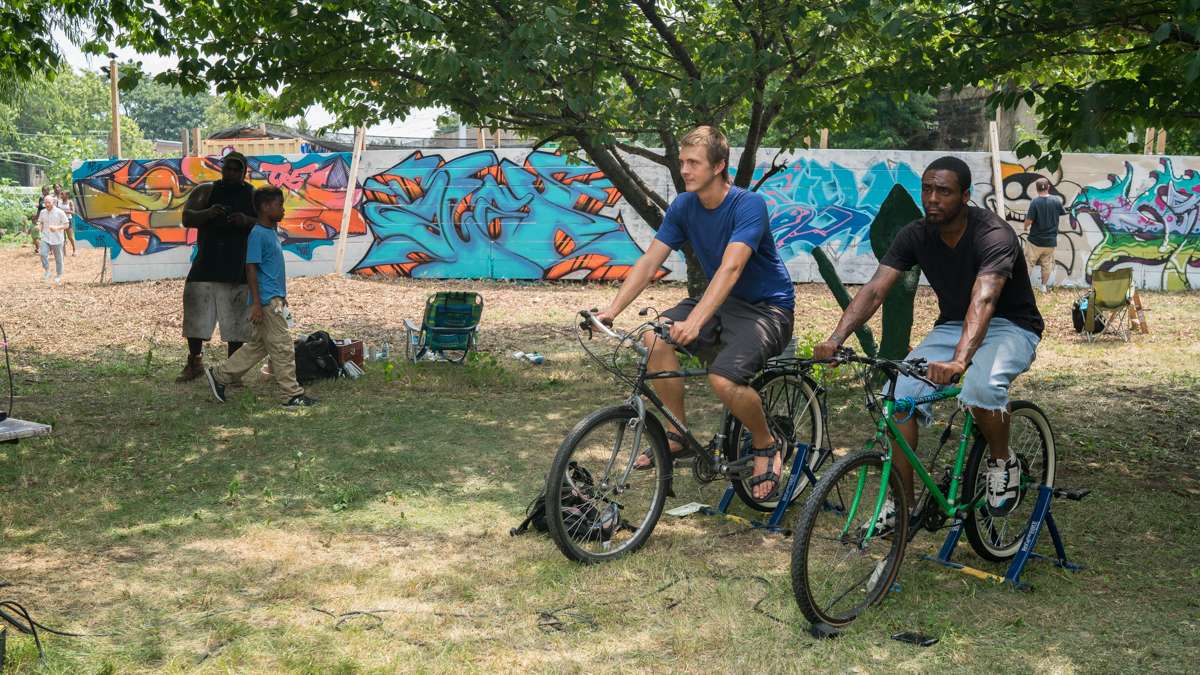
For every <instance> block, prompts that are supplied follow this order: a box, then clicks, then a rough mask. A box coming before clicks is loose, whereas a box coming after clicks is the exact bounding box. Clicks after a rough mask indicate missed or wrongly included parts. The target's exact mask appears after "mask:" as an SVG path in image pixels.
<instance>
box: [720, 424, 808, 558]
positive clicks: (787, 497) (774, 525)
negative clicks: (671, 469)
mask: <svg viewBox="0 0 1200 675" xmlns="http://www.w3.org/2000/svg"><path fill="white" fill-rule="evenodd" d="M793 447H794V448H795V452H794V453H792V472H791V475H790V476H789V477H788V482H787V485H785V486H784V488H783V491H782V492H780V493H779V501H778V502H776V504H775V510H773V511H771V515H770V516H769V517H768V518H767V520H766V522H763V521H761V520H750V519H749V518H743V517H741V516H735V515H733V514H732V513H729V506H730V504H732V503H733V498H734V496H735V494H736V493H735V492H734V490H733V486H732V485H730V486H729V487H727V488H725V494H724V495H722V496H721V502H720V503H719V504H717V508H715V509H714V508H712V507H711V506H704V507H701V508H700V509H699V512H700V513H703V514H704V515H706V516H721V517H723V518H726V519H728V520H732V521H734V522H736V523H741V524H743V525H747V526H749V527H754V528H758V529H763V530H767V531H769V532H774V533H776V534H783V535H785V536H787V535H791V533H792V530H791V529H790V528H787V527H784V526H783V516H784V514H785V513H786V512H787V509H788V507H789V506H791V504H792V500H793V499H795V498H796V493H797V492H798V488H799V487H800V477H801V476H807V477H808V484H809V486H815V485H816V484H817V477H816V476H814V475H813V472H812V469H809V468H808V459H809V453H810V452H813V451H814V450H815V449H814V448H813V447H812V446H811V445H809V444H807V443H797V444H796V445H795V446H793Z"/></svg>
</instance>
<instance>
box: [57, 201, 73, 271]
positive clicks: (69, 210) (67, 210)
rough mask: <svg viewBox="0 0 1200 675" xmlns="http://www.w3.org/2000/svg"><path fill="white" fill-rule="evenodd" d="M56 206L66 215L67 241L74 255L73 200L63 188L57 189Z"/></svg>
mask: <svg viewBox="0 0 1200 675" xmlns="http://www.w3.org/2000/svg"><path fill="white" fill-rule="evenodd" d="M58 208H60V209H62V211H63V213H64V214H66V216H67V231H66V235H67V242H68V243H69V244H71V255H75V200H73V199H71V193H70V192H67V191H66V190H65V189H62V190H59V191H58Z"/></svg>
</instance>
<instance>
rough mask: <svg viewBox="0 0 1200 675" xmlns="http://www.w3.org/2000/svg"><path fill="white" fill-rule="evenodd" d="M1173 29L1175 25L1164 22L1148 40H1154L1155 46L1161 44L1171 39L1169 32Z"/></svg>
mask: <svg viewBox="0 0 1200 675" xmlns="http://www.w3.org/2000/svg"><path fill="white" fill-rule="evenodd" d="M1174 28H1175V24H1174V23H1173V22H1171V21H1164V22H1163V23H1162V24H1161V25H1159V27H1158V30H1156V31H1154V35H1152V36H1151V37H1150V39H1152V40H1154V42H1155V44H1162V43H1164V42H1166V41H1167V38H1169V37H1171V31H1172V29H1174Z"/></svg>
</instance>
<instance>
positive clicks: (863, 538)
mask: <svg viewBox="0 0 1200 675" xmlns="http://www.w3.org/2000/svg"><path fill="white" fill-rule="evenodd" d="M901 485H902V484H901V482H900V476H899V474H898V473H897V472H896V471H892V472H891V474H890V475H889V476H888V482H887V486H886V487H885V486H884V484H883V456H882V455H880V453H879V452H877V451H873V450H864V451H860V452H857V453H854V454H852V455H849V456H847V457H844V458H842V459H841V460H839V461H838V462H837V463H836V464H834V465H833V466H832V467H830V468H829V469H828V470H827V471H826V472H825V474H824V475H822V476H821V479H820V480H819V481H817V485H816V488H815V489H814V490H813V492H812V494H810V495H809V497H808V500H807V501H806V502H805V503H804V510H803V511H802V512H801V513H800V517H799V518H798V519H797V524H796V529H795V535H794V536H795V541H794V542H793V544H792V592H793V593H795V595H796V602H797V604H799V605H800V611H801V612H803V613H804V616H805V617H807V618H808V620H809V621H811V622H812V623H814V624H818V623H824V624H828V625H830V626H833V627H835V628H838V627H841V626H845V625H847V624H849V623H850V622H851V621H853V620H854V619H855V618H856V617H857V616H858V615H859V614H861V613H862V612H863V610H865V609H866V608H867V607H870V606H871V605H873V604H875V603H877V602H879V601H880V600H881V599H882V598H883V596H884V595H885V594H886V593H887V592H888V589H890V588H891V587H892V583H893V582H894V581H895V580H896V576H897V574H898V573H899V571H900V561H901V559H903V557H904V547H905V545H906V542H907V540H908V537H907V534H908V518H906V517H902V516H904V515H905V514H907V513H908V510H909V505H908V500H907V498H906V497H905V496H904V490H903V488H902V487H901ZM881 493H882V494H881ZM889 500H890V501H891V502H892V503H893V505H894V509H893V517H892V518H890V519H885V518H884V514H883V513H882V512H881V513H880V517H879V520H881V521H883V522H875V513H876V510H875V508H876V504H879V503H884V504H885V505H886V502H887V501H889ZM868 531H870V536H868Z"/></svg>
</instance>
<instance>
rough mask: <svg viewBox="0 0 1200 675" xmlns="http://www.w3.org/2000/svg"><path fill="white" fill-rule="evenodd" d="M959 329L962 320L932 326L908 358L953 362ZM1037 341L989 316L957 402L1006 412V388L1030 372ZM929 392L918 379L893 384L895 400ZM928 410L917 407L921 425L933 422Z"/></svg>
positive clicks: (928, 406) (1032, 335)
mask: <svg viewBox="0 0 1200 675" xmlns="http://www.w3.org/2000/svg"><path fill="white" fill-rule="evenodd" d="M962 329H963V324H962V322H961V321H951V322H948V323H944V324H941V325H939V326H934V327H933V330H932V331H930V333H929V335H927V336H926V337H925V339H924V340H923V341H922V342H921V344H920V345H918V346H917V348H916V349H914V350H913V351H912V353H911V354H909V355H908V358H910V359H911V358H918V357H921V358H924V359H925V360H926V361H929V362H930V363H932V362H934V361H949V360H951V359H953V358H954V351H955V349H957V348H958V341H959V340H960V339H961V338H962ZM1039 342H1041V338H1039V337H1038V336H1037V335H1036V334H1034V333H1032V332H1030V331H1027V330H1025V329H1024V328H1021V327H1020V326H1018V325H1016V324H1014V323H1013V322H1011V321H1009V320H1008V319H1002V318H1000V317H992V320H991V322H990V323H989V324H988V331H987V335H986V336H984V338H983V344H982V345H980V346H979V349H978V350H977V351H976V352H975V356H974V357H972V359H971V365H970V366H969V367H968V368H967V373H966V375H964V376H963V380H962V393H960V394H959V395H958V400H959V402H960V403H962V404H963V405H964V406H970V407H973V408H983V409H984V410H1007V409H1008V387H1009V385H1011V384H1012V381H1013V380H1015V379H1016V378H1017V376H1018V375H1020V374H1021V373H1023V372H1025V371H1027V370H1029V366H1031V365H1032V364H1033V360H1034V359H1035V358H1037V346H1038V343H1039ZM932 391H933V388H932V387H930V386H929V385H928V384H925V383H924V382H921V381H920V380H917V379H914V378H911V377H901V378H900V380H899V381H898V382H897V383H896V400H897V401H901V400H904V399H905V398H912V399H916V398H919V397H921V396H924V395H926V394H929V393H931V392H932ZM931 408H932V405H931V404H929V403H925V404H922V405H921V406H918V408H917V415H918V420H919V421H920V422H921V423H922V424H924V425H928V424H930V423H931V422H933V413H932V411H931Z"/></svg>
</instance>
